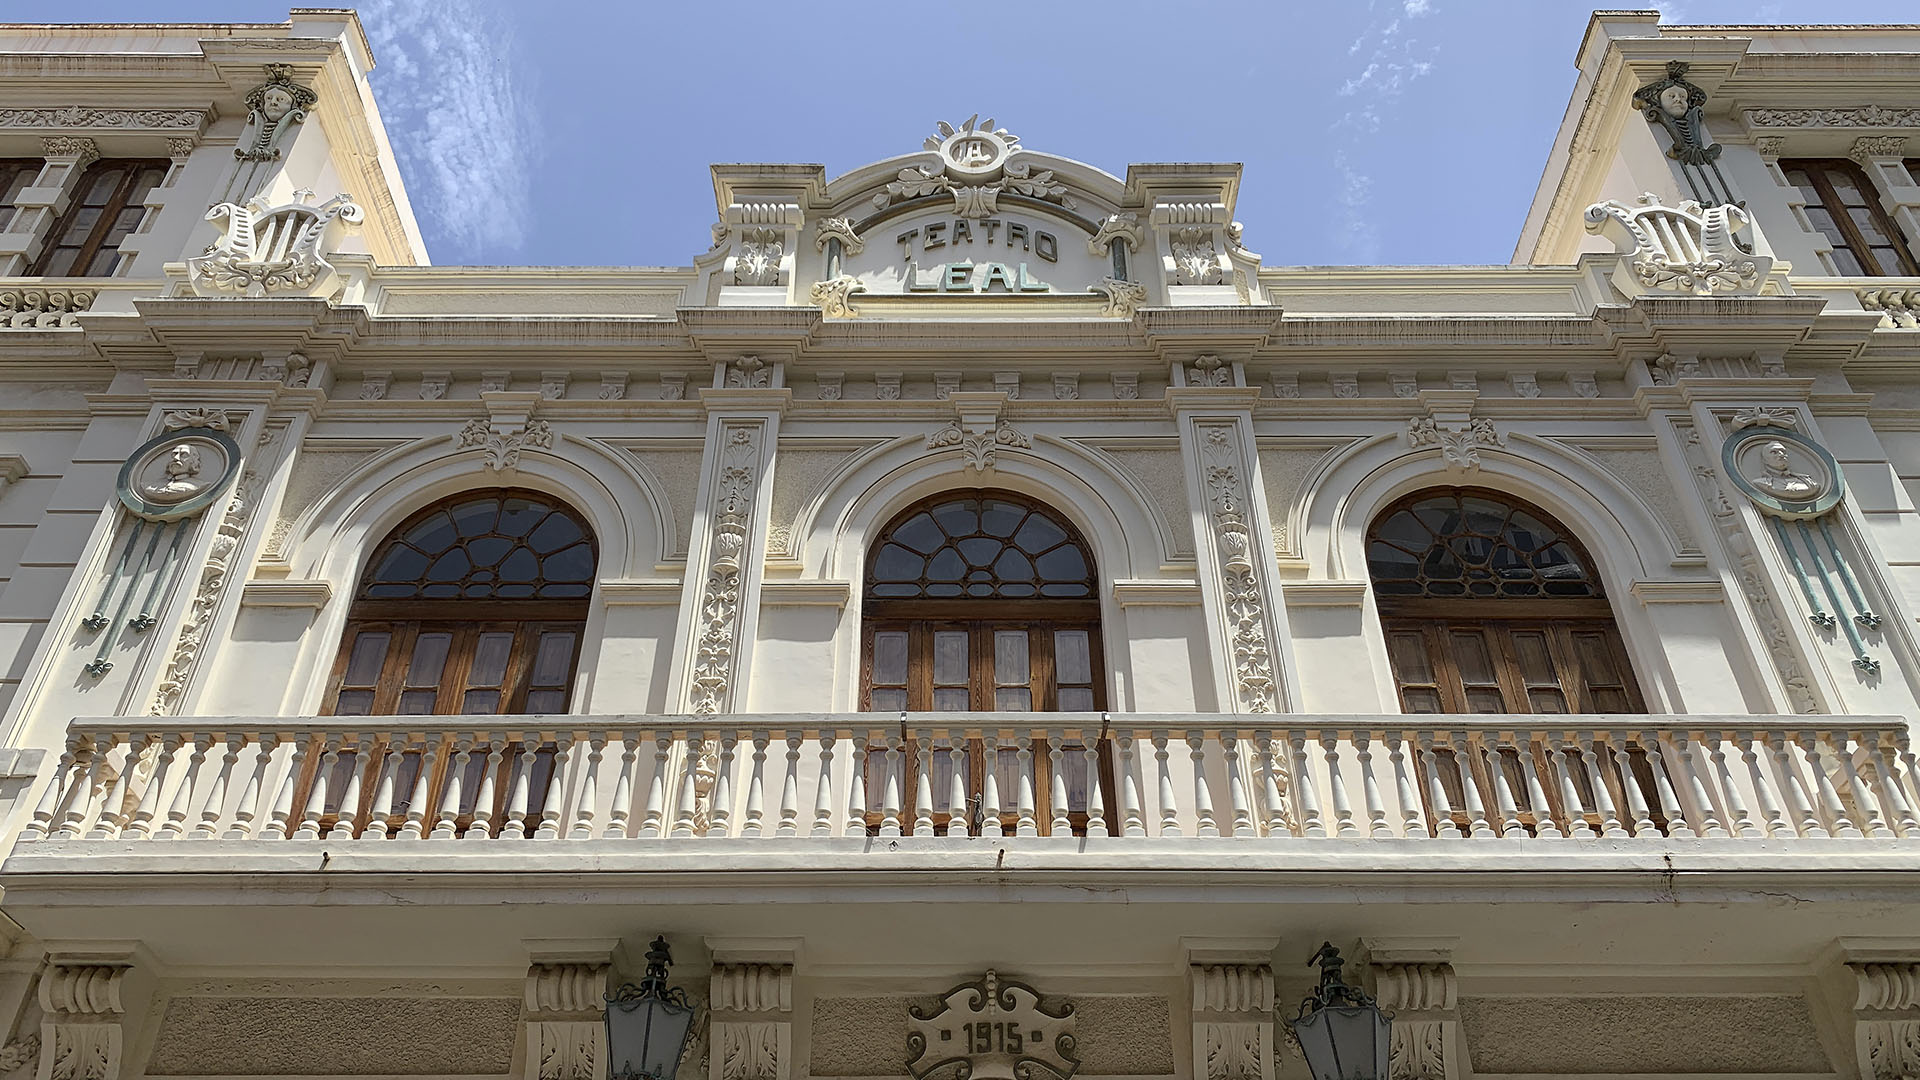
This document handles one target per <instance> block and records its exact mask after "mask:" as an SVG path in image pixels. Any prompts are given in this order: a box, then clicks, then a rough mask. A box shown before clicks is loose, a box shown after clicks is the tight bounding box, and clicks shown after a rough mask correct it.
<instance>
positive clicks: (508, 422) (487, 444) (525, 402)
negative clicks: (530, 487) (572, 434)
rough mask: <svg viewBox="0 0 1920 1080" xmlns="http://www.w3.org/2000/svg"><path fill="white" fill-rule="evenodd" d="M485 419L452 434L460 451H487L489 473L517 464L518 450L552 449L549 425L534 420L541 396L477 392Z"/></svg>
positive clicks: (500, 391) (469, 422)
mask: <svg viewBox="0 0 1920 1080" xmlns="http://www.w3.org/2000/svg"><path fill="white" fill-rule="evenodd" d="M480 400H481V402H482V403H483V404H485V405H486V408H487V418H486V419H484V420H482V419H478V418H475V419H473V420H469V421H467V423H466V426H465V427H463V428H461V429H460V431H459V433H458V434H457V435H455V436H454V444H455V445H456V446H457V447H458V448H459V449H461V450H472V449H478V450H482V451H484V452H485V453H486V466H487V468H488V470H490V471H492V472H506V471H509V470H511V469H513V468H515V467H516V466H518V465H519V464H520V453H521V451H523V450H526V449H527V448H529V447H534V448H538V449H541V450H551V449H553V442H554V434H553V427H552V425H550V424H548V423H547V422H546V421H545V420H535V419H533V410H534V407H535V406H536V405H538V404H539V403H540V401H541V396H540V395H539V394H537V393H533V392H530V391H516V390H496V391H489V392H487V393H484V394H481V395H480Z"/></svg>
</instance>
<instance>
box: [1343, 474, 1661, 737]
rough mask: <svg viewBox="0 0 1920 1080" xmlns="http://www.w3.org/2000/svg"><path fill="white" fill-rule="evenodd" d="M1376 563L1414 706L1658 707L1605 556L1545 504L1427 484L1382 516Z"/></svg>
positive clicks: (1396, 669)
mask: <svg viewBox="0 0 1920 1080" xmlns="http://www.w3.org/2000/svg"><path fill="white" fill-rule="evenodd" d="M1367 566H1368V570H1369V572H1370V573H1371V575H1372V578H1373V590H1374V597H1375V599H1376V600H1377V601H1378V604H1379V608H1380V618H1381V622H1382V626H1383V629H1384V630H1385V633H1386V639H1387V653H1388V658H1389V661H1390V663H1391V664H1392V666H1393V674H1394V680H1395V682H1397V683H1398V685H1399V692H1400V707H1401V709H1402V710H1403V711H1405V712H1409V713H1602V712H1643V711H1645V706H1644V704H1642V702H1641V698H1640V690H1639V687H1637V686H1636V685H1635V684H1634V681H1633V672H1632V669H1631V667H1630V666H1629V665H1628V663H1627V658H1626V650H1625V648H1624V646H1623V644H1622V642H1621V640H1620V633H1619V631H1618V629H1617V628H1616V627H1615V626H1614V621H1613V611H1612V609H1611V608H1610V607H1609V606H1608V604H1607V600H1606V595H1605V593H1604V592H1603V591H1602V588H1601V584H1600V579H1599V577H1598V575H1596V574H1595V573H1594V570H1593V563H1592V560H1590V559H1589V558H1588V557H1587V554H1586V552H1585V551H1584V550H1583V549H1582V548H1581V547H1580V545H1579V543H1578V541H1576V540H1574V539H1573V538H1572V537H1571V536H1569V535H1568V534H1567V532H1566V530H1565V529H1563V528H1561V526H1560V524H1559V522H1557V521H1555V520H1554V519H1553V518H1551V517H1549V516H1548V515H1547V514H1545V513H1543V512H1542V511H1540V510H1538V509H1536V508H1534V507H1531V506H1528V505H1526V504H1524V503H1521V502H1519V501H1518V500H1515V499H1512V498H1510V497H1508V496H1505V495H1502V494H1499V493H1498V492H1493V491H1485V490H1480V489H1476V488H1453V489H1445V490H1439V491H1424V492H1420V493H1418V494H1416V495H1413V496H1410V497H1408V498H1406V499H1402V500H1401V501H1400V502H1398V503H1395V504H1394V505H1393V506H1391V507H1388V508H1387V510H1386V512H1384V513H1383V514H1381V515H1380V517H1379V518H1378V519H1376V520H1375V522H1374V524H1373V528H1372V529H1371V530H1370V531H1369V533H1368V537H1367Z"/></svg>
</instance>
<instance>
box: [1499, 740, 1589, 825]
mask: <svg viewBox="0 0 1920 1080" xmlns="http://www.w3.org/2000/svg"><path fill="white" fill-rule="evenodd" d="M1542 752H1543V753H1546V754H1548V755H1551V754H1552V751H1551V750H1547V749H1545V747H1544V746H1543V747H1542ZM1505 756H1506V755H1504V754H1500V753H1495V754H1494V756H1493V757H1494V762H1495V764H1498V763H1499V761H1500V759H1501V758H1503V757H1505ZM1513 758H1514V763H1515V764H1516V765H1518V766H1519V768H1520V777H1521V779H1522V780H1523V781H1524V782H1525V783H1526V785H1527V805H1529V806H1531V807H1532V808H1533V834H1534V835H1535V836H1538V837H1543V838H1546V839H1549V840H1551V839H1557V838H1559V837H1562V836H1565V835H1566V834H1565V833H1564V832H1562V831H1561V829H1560V823H1559V822H1558V821H1555V820H1554V817H1553V803H1552V802H1551V801H1550V800H1548V798H1547V789H1546V786H1545V784H1544V783H1543V782H1542V780H1541V778H1540V772H1541V766H1540V763H1539V761H1538V760H1537V759H1536V758H1535V757H1534V756H1533V739H1532V737H1531V735H1527V736H1524V737H1521V738H1519V739H1517V740H1516V741H1515V742H1514V744H1513ZM1547 767H1548V768H1551V767H1552V766H1551V764H1549V765H1548V766H1547ZM1578 801H1579V800H1577V799H1576V800H1575V803H1578ZM1582 824H1585V822H1584V821H1583V822H1582ZM1567 827H1568V828H1569V829H1570V828H1572V827H1573V826H1572V823H1571V822H1569V823H1568V826H1567ZM1521 835H1522V836H1524V835H1526V834H1525V832H1524V831H1523V832H1522V833H1521Z"/></svg>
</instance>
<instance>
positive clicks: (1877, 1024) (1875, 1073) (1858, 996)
mask: <svg viewBox="0 0 1920 1080" xmlns="http://www.w3.org/2000/svg"><path fill="white" fill-rule="evenodd" d="M1916 944H1920V943H1911V942H1908V941H1878V940H1863V939H1842V940H1841V942H1840V958H1841V961H1842V964H1843V967H1842V972H1843V977H1844V978H1845V983H1844V987H1845V990H1846V991H1847V992H1851V993H1852V994H1853V1045H1854V1053H1855V1055H1856V1062H1857V1066H1858V1068H1859V1076H1860V1078H1861V1080H1906V1078H1907V1077H1912V1076H1920V947H1916Z"/></svg>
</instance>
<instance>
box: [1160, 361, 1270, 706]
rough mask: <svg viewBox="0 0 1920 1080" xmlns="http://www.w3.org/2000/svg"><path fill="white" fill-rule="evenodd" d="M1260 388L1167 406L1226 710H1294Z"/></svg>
mask: <svg viewBox="0 0 1920 1080" xmlns="http://www.w3.org/2000/svg"><path fill="white" fill-rule="evenodd" d="M1259 396H1260V390H1259V388H1258V387H1248V386H1219V387H1194V386H1188V387H1176V388H1172V389H1169V390H1168V391H1167V406H1168V408H1169V409H1170V410H1171V411H1172V412H1173V416H1174V421H1175V424H1176V426H1177V427H1178V428H1179V431H1180V454H1181V457H1182V458H1183V459H1184V460H1185V462H1186V472H1187V503H1188V505H1189V506H1191V507H1193V511H1192V513H1193V526H1194V535H1195V536H1196V537H1199V538H1200V539H1199V541H1198V543H1196V544H1195V548H1196V550H1197V555H1198V562H1199V569H1200V592H1201V598H1202V600H1203V602H1204V603H1203V606H1204V608H1205V611H1206V619H1207V631H1208V638H1209V642H1210V644H1211V648H1210V650H1209V652H1210V654H1211V659H1212V664H1211V669H1212V672H1213V675H1214V694H1215V700H1216V701H1217V702H1218V705H1217V706H1216V707H1217V708H1218V709H1219V710H1220V711H1222V712H1236V713H1271V712H1287V711H1289V709H1290V708H1291V703H1292V693H1291V690H1290V684H1291V679H1290V678H1289V675H1288V673H1289V672H1290V671H1291V669H1292V667H1293V663H1292V652H1291V650H1290V649H1289V648H1288V645H1287V641H1288V638H1287V614H1286V605H1285V604H1284V603H1283V602H1282V601H1281V596H1280V586H1279V581H1278V579H1277V577H1276V574H1275V572H1274V567H1275V565H1276V562H1275V559H1276V557H1275V553H1274V549H1273V531H1272V530H1271V529H1269V528H1267V527H1266V523H1267V522H1268V521H1270V520H1271V518H1270V517H1269V516H1268V512H1267V506H1266V495H1265V485H1264V484H1263V483H1262V482H1261V479H1260V464H1259V456H1258V455H1257V454H1256V453H1255V452H1254V441H1253V404H1254V401H1255V400H1256V399H1258V397H1259Z"/></svg>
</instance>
